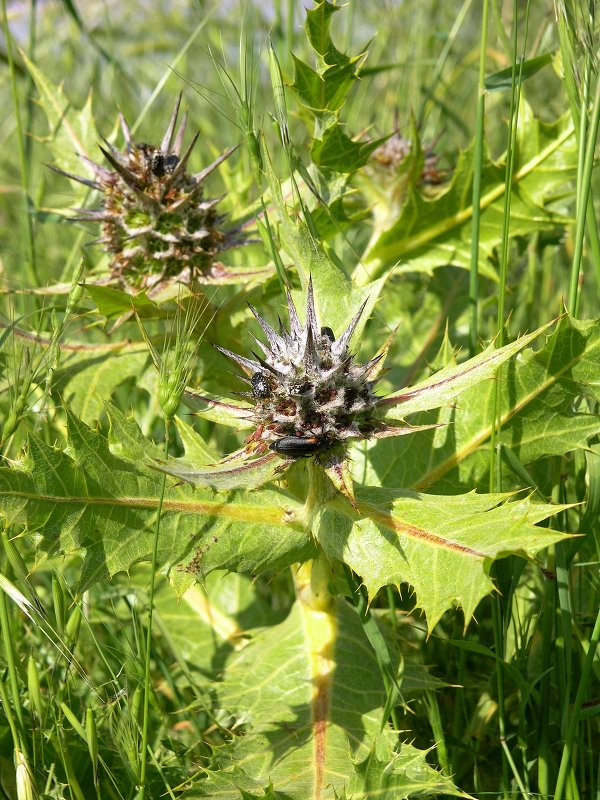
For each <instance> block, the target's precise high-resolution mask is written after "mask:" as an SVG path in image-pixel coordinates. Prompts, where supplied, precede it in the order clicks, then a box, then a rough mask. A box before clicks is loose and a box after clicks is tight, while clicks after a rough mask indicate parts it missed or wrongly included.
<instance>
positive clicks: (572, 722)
mask: <svg viewBox="0 0 600 800" xmlns="http://www.w3.org/2000/svg"><path fill="white" fill-rule="evenodd" d="M599 642H600V609H599V610H598V614H597V616H596V622H595V624H594V630H593V631H592V637H591V639H590V644H589V647H588V651H587V653H586V655H585V660H584V662H583V668H582V671H581V678H580V680H579V686H578V687H577V694H576V695H575V702H574V703H573V708H572V710H571V716H570V719H569V724H568V728H567V735H566V739H565V743H564V745H563V751H562V756H561V760H560V766H559V769H558V778H557V780H556V788H555V790H554V800H562V797H563V793H564V791H565V784H566V780H567V777H568V775H569V768H570V766H571V754H572V752H573V746H574V744H575V739H576V734H577V725H578V724H579V714H580V712H581V706H582V705H583V701H584V698H585V696H586V693H587V691H588V688H589V684H590V680H591V678H592V671H593V665H594V658H595V656H596V649H597V647H598V643H599Z"/></svg>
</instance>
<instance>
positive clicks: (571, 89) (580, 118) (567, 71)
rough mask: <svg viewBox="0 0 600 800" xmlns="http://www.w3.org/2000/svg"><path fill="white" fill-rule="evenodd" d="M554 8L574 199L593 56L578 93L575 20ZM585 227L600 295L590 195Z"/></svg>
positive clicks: (599, 252)
mask: <svg viewBox="0 0 600 800" xmlns="http://www.w3.org/2000/svg"><path fill="white" fill-rule="evenodd" d="M555 5H556V15H557V23H558V38H559V43H560V52H561V57H562V64H563V70H564V82H565V88H566V90H567V96H568V98H569V105H570V107H571V117H572V118H573V125H574V127H575V133H576V136H577V142H578V149H579V163H578V170H577V198H579V197H580V188H581V185H582V180H581V179H582V175H583V163H584V150H585V148H584V145H583V144H582V143H583V142H585V141H586V140H587V139H586V137H587V131H588V121H589V120H588V108H589V96H590V80H591V76H592V75H593V74H594V70H593V68H592V60H593V55H592V54H590V52H589V51H587V50H586V52H585V67H584V79H583V90H582V92H580V91H579V87H578V81H577V76H576V72H575V66H574V64H575V61H576V55H575V53H576V49H577V48H576V42H575V28H576V23H575V22H574V20H572V19H569V15H568V13H567V10H566V7H563V6H562V4H561V5H559V4H557V3H555ZM580 94H581V96H580ZM578 203H579V200H578ZM577 208H578V212H579V213H581V207H580V206H579V204H578V205H577ZM578 216H579V214H578ZM586 227H587V235H588V242H589V246H590V257H591V261H592V264H593V267H594V271H595V274H596V284H597V291H600V234H599V233H598V227H597V225H596V213H595V210H594V201H593V198H592V194H591V192H590V193H589V196H588V202H587V213H586Z"/></svg>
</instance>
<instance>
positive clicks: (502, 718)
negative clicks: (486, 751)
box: [492, 595, 510, 800]
mask: <svg viewBox="0 0 600 800" xmlns="http://www.w3.org/2000/svg"><path fill="white" fill-rule="evenodd" d="M492 626H493V629H494V648H495V652H496V672H497V676H496V685H497V687H498V736H499V739H500V745H501V747H502V792H503V794H504V797H505V798H506V800H508V798H509V797H510V785H509V781H508V764H509V762H508V761H507V759H506V706H505V702H504V700H505V696H504V676H503V675H502V669H503V667H502V664H503V662H504V632H503V626H502V608H501V605H500V597H499V596H498V595H496V596H495V597H493V598H492Z"/></svg>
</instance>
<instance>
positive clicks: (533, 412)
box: [353, 316, 600, 493]
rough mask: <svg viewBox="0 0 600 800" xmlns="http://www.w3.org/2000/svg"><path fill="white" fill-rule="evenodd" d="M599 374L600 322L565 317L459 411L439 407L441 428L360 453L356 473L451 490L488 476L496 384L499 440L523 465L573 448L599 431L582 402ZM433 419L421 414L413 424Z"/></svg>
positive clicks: (599, 423)
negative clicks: (543, 340)
mask: <svg viewBox="0 0 600 800" xmlns="http://www.w3.org/2000/svg"><path fill="white" fill-rule="evenodd" d="M436 374H437V375H439V374H440V373H436ZM599 375H600V321H599V320H583V321H578V320H573V319H571V318H570V317H568V316H565V317H563V318H562V319H561V320H560V321H559V324H558V326H557V328H556V330H555V331H554V332H553V333H552V335H551V336H549V337H548V340H547V342H546V344H545V345H544V347H543V348H542V349H540V350H537V351H534V350H531V349H527V350H524V351H523V352H522V353H521V354H520V355H519V356H518V357H517V358H516V359H515V360H514V361H513V362H512V363H511V364H510V365H509V366H507V367H504V368H503V369H502V370H501V372H500V374H499V376H498V378H497V381H489V382H486V383H480V384H478V385H477V386H473V387H472V388H470V389H467V390H466V391H464V392H463V393H462V394H460V397H459V399H458V402H457V405H456V407H455V408H447V409H444V410H442V411H441V412H440V414H439V416H438V417H437V422H438V423H442V427H441V428H440V429H438V430H436V431H431V432H428V433H416V434H415V435H414V436H411V437H405V438H403V439H402V440H401V439H397V440H393V441H392V440H384V441H381V442H378V443H377V444H374V445H373V446H369V448H368V450H367V451H366V452H364V453H363V452H362V451H356V452H355V453H354V455H353V460H354V464H353V466H354V468H355V470H356V474H357V475H360V476H361V479H362V480H364V481H365V482H366V483H369V484H376V485H383V486H388V487H393V486H411V487H413V488H418V489H427V488H429V487H431V486H435V488H436V491H443V492H452V493H454V492H456V491H461V487H462V488H463V490H464V488H467V487H469V486H473V485H478V484H480V483H481V481H484V480H487V477H486V476H487V472H488V470H489V441H490V436H491V432H492V425H493V403H494V396H495V394H496V390H497V388H498V382H499V387H500V418H501V421H502V428H501V431H500V434H499V436H498V439H497V441H499V442H501V443H502V444H504V445H506V446H507V447H509V448H510V449H511V451H512V452H513V453H514V454H515V456H516V457H517V458H518V459H519V461H520V462H521V463H523V464H528V463H530V462H532V461H534V460H535V459H538V458H542V457H545V456H552V455H564V454H565V453H569V452H571V451H572V450H574V449H576V448H578V447H583V446H585V444H586V442H587V440H588V439H589V437H591V436H593V435H594V434H595V433H597V431H598V430H599V429H600V419H599V417H598V415H597V414H595V413H592V411H591V409H590V408H589V406H588V404H587V403H586V402H585V400H584V398H586V397H589V398H590V399H596V400H598V399H600V383H599V378H598V376H599ZM433 377H434V378H435V376H433ZM430 419H431V415H429V414H423V416H422V417H417V418H416V419H412V420H411V421H413V422H419V421H424V420H430ZM408 439H410V441H408Z"/></svg>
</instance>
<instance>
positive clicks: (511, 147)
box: [490, 2, 529, 492]
mask: <svg viewBox="0 0 600 800" xmlns="http://www.w3.org/2000/svg"><path fill="white" fill-rule="evenodd" d="M528 24H529V3H527V10H526V12H525V36H524V41H523V48H522V50H523V54H525V52H526V48H527V30H528ZM518 30H519V26H518V5H517V3H516V2H514V3H513V37H514V38H513V47H512V53H513V59H512V76H511V82H512V85H511V94H510V113H509V123H508V147H507V151H506V170H505V175H504V206H503V219H502V243H501V246H500V287H499V294H498V318H497V334H498V335H497V342H496V343H497V346H498V347H502V346H503V344H504V314H505V311H504V307H505V302H506V280H507V276H508V244H509V234H510V210H511V201H512V179H513V173H514V164H515V152H516V149H517V132H518V128H519V103H520V100H521V78H522V74H523V57H522V58H521V59H520V66H519V75H518V81H517V50H518ZM501 390H502V381H501V380H500V371H499V374H498V376H497V380H496V385H495V387H494V401H493V406H492V414H493V420H494V424H493V425H492V433H491V437H490V491H491V492H493V491H500V490H501V486H499V485H498V478H499V475H498V474H497V472H498V471H497V470H496V464H497V457H496V439H497V437H498V436H499V434H500V426H501V410H500V393H501Z"/></svg>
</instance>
